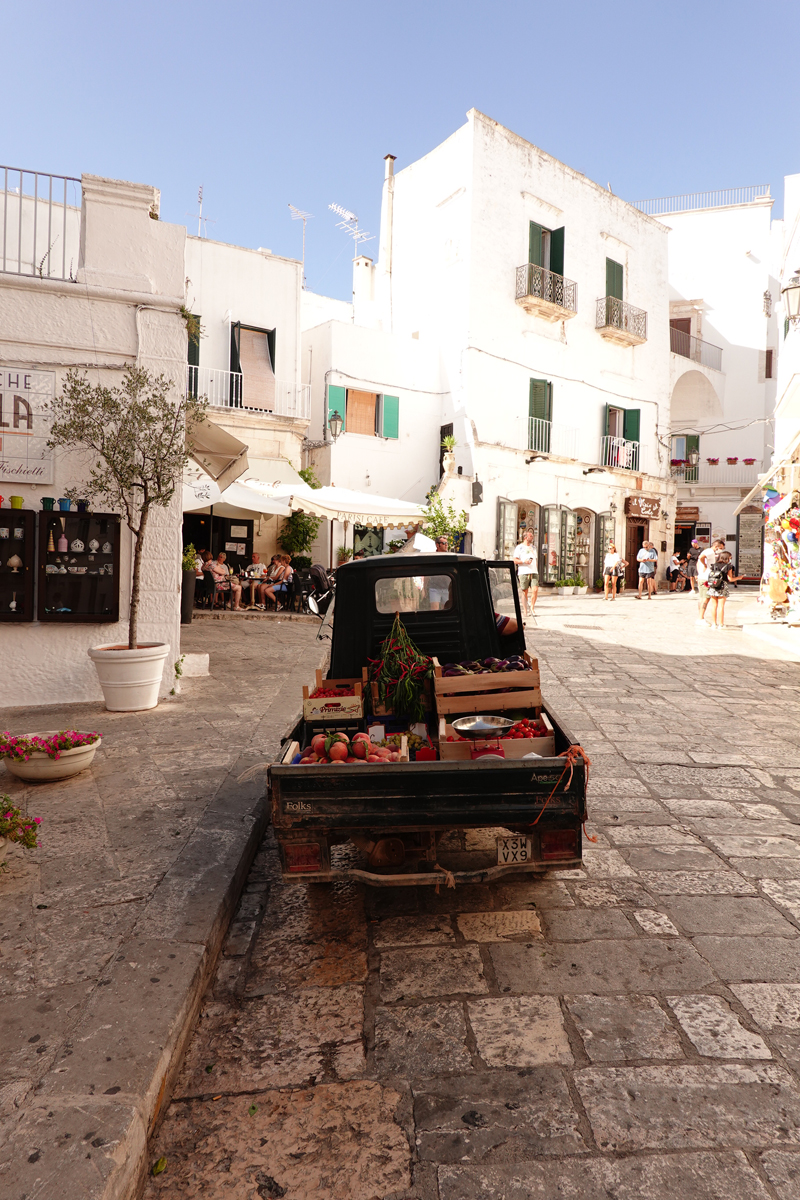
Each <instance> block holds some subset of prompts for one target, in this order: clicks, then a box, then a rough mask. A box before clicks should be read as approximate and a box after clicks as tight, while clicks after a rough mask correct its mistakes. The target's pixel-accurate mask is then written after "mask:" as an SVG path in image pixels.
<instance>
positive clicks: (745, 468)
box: [671, 462, 764, 487]
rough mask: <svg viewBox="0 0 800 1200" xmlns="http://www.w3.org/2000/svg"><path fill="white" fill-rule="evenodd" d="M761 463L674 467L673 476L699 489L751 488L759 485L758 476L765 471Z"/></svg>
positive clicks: (705, 464) (702, 463)
mask: <svg viewBox="0 0 800 1200" xmlns="http://www.w3.org/2000/svg"><path fill="white" fill-rule="evenodd" d="M763 469H764V468H763V467H762V465H761V463H758V462H756V463H752V464H748V463H730V464H729V463H726V462H721V463H718V464H717V465H716V466H714V465H712V464H711V463H707V462H701V463H698V464H697V466H696V467H692V466H690V465H688V464H687V465H686V466H684V467H673V468H672V472H671V473H672V475H673V477H674V478H676V479H677V480H678V483H679V484H697V485H698V486H699V487H747V486H748V485H749V486H750V487H752V486H753V484H754V483H758V476H759V473H760V472H761V471H763Z"/></svg>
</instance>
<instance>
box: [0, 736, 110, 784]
mask: <svg viewBox="0 0 800 1200" xmlns="http://www.w3.org/2000/svg"><path fill="white" fill-rule="evenodd" d="M57 732H58V730H57V729H51V730H50V731H49V732H48V733H36V734H34V733H26V734H25V737H41V738H48V737H53V735H54V734H56V733H57ZM102 740H103V739H102V738H98V739H97V741H96V742H92V744H91V746H75V747H73V749H72V750H62V751H61V755H60V757H59V758H51V757H50V755H49V754H45V753H44V751H43V750H34V752H33V754H32V755H31V756H30V758H29V759H28V761H27V762H23V761H22V760H21V759H14V758H4V759H3V762H4V764H5V768H6V770H7V771H10V772H11V774H12V775H16V777H17V779H26V780H28V782H29V783H54V782H55V781H56V780H57V779H69V778H71V776H73V775H78V774H79V773H80V772H81V771H85V770H86V768H87V767H90V766H91V765H92V759H93V758H94V753H95V750H96V749H97V747H98V746H99V745H100V744H101V742H102Z"/></svg>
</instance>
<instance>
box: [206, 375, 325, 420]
mask: <svg viewBox="0 0 800 1200" xmlns="http://www.w3.org/2000/svg"><path fill="white" fill-rule="evenodd" d="M274 382H275V390H274V396H273V398H272V399H269V400H265V399H264V398H263V396H262V397H259V402H258V403H257V404H255V403H252V402H251V403H250V404H248V402H247V401H248V396H247V388H246V387H245V385H244V381H243V378H242V375H241V373H240V372H239V371H218V370H216V368H214V367H193V366H189V367H188V368H187V377H186V391H187V393H188V394H189V395H190V396H205V397H206V399H207V401H208V406H209V408H214V409H229V410H230V409H235V410H238V411H239V412H247V413H264V414H266V415H272V416H277V417H296V418H298V419H307V418H308V417H309V416H310V413H311V388H310V386H309V384H307V383H287V382H285V381H283V380H280V379H276V380H275V381H274ZM252 399H253V398H252V397H251V400H252Z"/></svg>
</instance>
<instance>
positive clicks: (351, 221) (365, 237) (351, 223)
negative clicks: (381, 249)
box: [328, 204, 375, 258]
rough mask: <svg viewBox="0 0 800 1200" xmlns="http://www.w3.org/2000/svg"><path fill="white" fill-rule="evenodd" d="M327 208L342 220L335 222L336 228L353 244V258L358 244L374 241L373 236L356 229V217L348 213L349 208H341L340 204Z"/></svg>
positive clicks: (352, 213)
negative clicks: (347, 235) (345, 233)
mask: <svg viewBox="0 0 800 1200" xmlns="http://www.w3.org/2000/svg"><path fill="white" fill-rule="evenodd" d="M328 208H329V209H330V210H331V212H335V213H336V214H337V215H338V216H340V217H341V218H342V219H341V221H337V222H336V228H337V229H344V230H345V231H346V232H347V233H349V234H350V236H351V238H352V239H353V241H354V242H355V244H356V253H355V255H353V257H354V258H355V257H356V255H357V254H358V246H359V242H372V241H374V239H375V235H374V234H373V233H367V231H366V229H359V228H358V217H357V216H356V214H355V213H354V212H350V210H349V208H342V206H341V204H329V205H328Z"/></svg>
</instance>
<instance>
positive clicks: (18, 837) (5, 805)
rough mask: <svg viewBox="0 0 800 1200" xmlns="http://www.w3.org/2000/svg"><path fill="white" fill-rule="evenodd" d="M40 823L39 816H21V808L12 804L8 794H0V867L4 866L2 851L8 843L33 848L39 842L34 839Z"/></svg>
mask: <svg viewBox="0 0 800 1200" xmlns="http://www.w3.org/2000/svg"><path fill="white" fill-rule="evenodd" d="M41 823H42V818H41V817H26V816H23V813H22V809H21V808H17V806H16V805H15V804H12V802H11V797H10V796H7V795H3V796H0V867H4V866H5V863H4V862H3V861H2V859H3V852H4V851H5V850H6V848H7V847H8V846H9V845H18V846H22V848H23V849H24V850H35V849H36V847H37V846H39V845H40V844H41V843H40V842H37V840H36V838H37V835H38V833H39V826H40V825H41Z"/></svg>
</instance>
